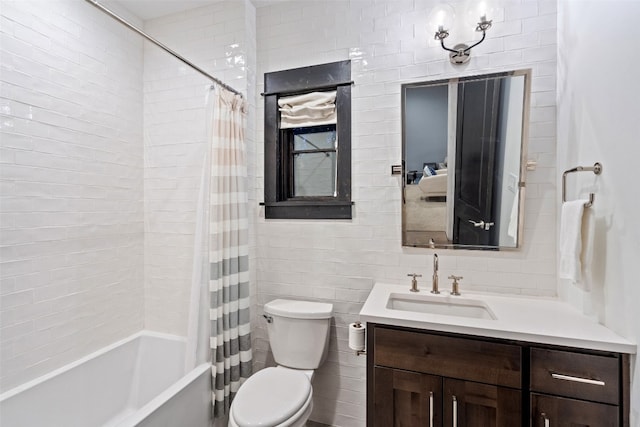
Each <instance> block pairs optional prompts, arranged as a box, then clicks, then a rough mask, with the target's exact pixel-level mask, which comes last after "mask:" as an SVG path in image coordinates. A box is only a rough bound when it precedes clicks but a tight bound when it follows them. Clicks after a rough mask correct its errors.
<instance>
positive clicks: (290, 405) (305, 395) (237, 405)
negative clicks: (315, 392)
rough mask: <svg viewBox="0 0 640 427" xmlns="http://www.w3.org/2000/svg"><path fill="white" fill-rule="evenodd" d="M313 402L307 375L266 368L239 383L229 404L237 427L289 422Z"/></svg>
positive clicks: (277, 424) (289, 423) (257, 426)
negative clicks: (239, 385)
mask: <svg viewBox="0 0 640 427" xmlns="http://www.w3.org/2000/svg"><path fill="white" fill-rule="evenodd" d="M311 402H312V389H311V383H310V382H309V378H308V377H307V375H305V374H304V373H303V372H301V371H296V370H293V369H286V368H266V369H263V370H261V371H258V372H256V373H255V374H253V375H252V376H251V377H250V378H249V379H248V380H247V381H245V382H244V384H242V386H241V387H240V389H239V390H238V393H237V394H236V397H235V398H234V399H233V403H232V404H231V414H230V418H231V420H230V421H231V422H232V423H233V424H235V425H237V426H239V427H265V426H269V427H271V426H283V427H284V426H288V425H292V423H293V422H294V421H296V420H297V419H299V418H300V416H301V415H303V414H305V413H306V412H310V411H308V410H309V409H310V408H309V406H310V405H311Z"/></svg>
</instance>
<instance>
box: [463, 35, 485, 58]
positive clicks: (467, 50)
mask: <svg viewBox="0 0 640 427" xmlns="http://www.w3.org/2000/svg"><path fill="white" fill-rule="evenodd" d="M486 36H487V32H486V31H485V30H482V38H481V39H480V40H478V41H477V42H475V43H474V44H472V45H471V46H469V47H468V48H466V49H465V50H464V52H465V53H467V52H469V51H470V50H471V49H473V48H474V47H476V46H478V45H479V44H480V43H482V42H483V41H484V38H485V37H486Z"/></svg>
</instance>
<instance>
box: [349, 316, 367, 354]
mask: <svg viewBox="0 0 640 427" xmlns="http://www.w3.org/2000/svg"><path fill="white" fill-rule="evenodd" d="M364 335H365V327H364V325H363V324H361V323H360V322H357V323H351V324H350V325H349V348H350V349H351V350H356V351H362V350H364Z"/></svg>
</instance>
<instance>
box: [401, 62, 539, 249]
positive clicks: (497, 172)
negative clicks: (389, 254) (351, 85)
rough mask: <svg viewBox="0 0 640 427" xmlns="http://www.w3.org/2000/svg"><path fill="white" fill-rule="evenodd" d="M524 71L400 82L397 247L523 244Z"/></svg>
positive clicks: (528, 76) (527, 89)
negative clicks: (400, 168) (399, 224)
mask: <svg viewBox="0 0 640 427" xmlns="http://www.w3.org/2000/svg"><path fill="white" fill-rule="evenodd" d="M530 80H531V72H530V70H518V71H510V72H503V73H496V74H489V75H483V76H472V77H464V78H456V79H450V80H440V81H435V82H420V83H410V84H405V85H402V121H403V123H402V157H403V159H402V164H403V185H402V189H403V197H402V244H403V245H404V246H419V247H440V248H464V249H493V250H498V249H515V248H518V247H520V246H521V245H522V234H523V225H522V217H523V207H524V184H523V183H524V173H525V171H526V160H525V155H526V135H527V124H528V111H529V93H530Z"/></svg>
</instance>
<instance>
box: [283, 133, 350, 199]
mask: <svg viewBox="0 0 640 427" xmlns="http://www.w3.org/2000/svg"><path fill="white" fill-rule="evenodd" d="M287 133H288V135H286V136H285V138H284V141H285V143H286V145H287V147H286V148H285V149H286V155H287V161H288V162H289V174H290V179H289V198H296V197H336V195H337V194H336V188H337V185H336V184H337V183H336V180H337V168H336V158H337V149H338V144H337V142H338V140H337V138H336V125H328V126H313V127H308V128H296V129H293V130H292V131H290V132H287Z"/></svg>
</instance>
